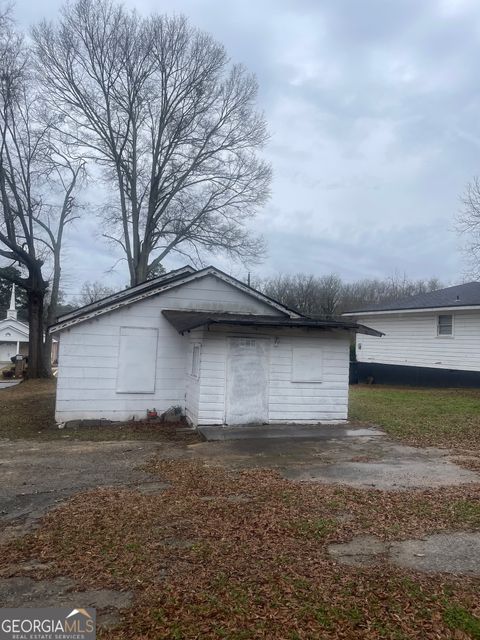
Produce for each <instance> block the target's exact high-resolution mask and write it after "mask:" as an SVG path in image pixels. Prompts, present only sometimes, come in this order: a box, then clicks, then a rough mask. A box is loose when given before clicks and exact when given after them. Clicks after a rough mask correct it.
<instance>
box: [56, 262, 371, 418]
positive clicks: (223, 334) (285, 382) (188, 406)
mask: <svg viewBox="0 0 480 640" xmlns="http://www.w3.org/2000/svg"><path fill="white" fill-rule="evenodd" d="M50 331H51V332H52V333H53V334H54V336H55V337H56V338H60V348H59V356H58V387H57V400H56V420H57V421H58V422H67V421H70V420H82V419H98V418H105V419H109V420H128V419H132V418H135V419H144V418H145V417H146V415H147V410H152V409H156V411H157V412H158V413H159V414H160V413H162V412H164V411H166V410H167V409H170V408H172V407H176V408H179V409H181V410H182V412H183V413H184V414H185V415H186V416H187V419H188V421H189V422H190V423H191V424H192V425H194V426H197V425H241V424H259V425H260V424H265V423H299V424H306V423H319V422H337V421H342V420H345V419H346V418H347V410H348V375H349V347H350V342H351V339H352V334H354V333H356V332H361V333H369V334H372V335H377V332H376V331H372V330H370V329H368V328H367V327H364V326H362V325H359V324H357V323H356V322H352V321H347V320H345V321H343V320H342V321H335V320H320V319H314V318H307V317H305V316H303V315H302V314H300V313H298V312H296V311H294V310H292V309H289V308H287V307H285V306H284V305H282V304H280V303H279V302H277V301H275V300H272V299H271V298H269V297H267V296H266V295H264V294H263V293H261V292H259V291H257V290H255V289H253V288H251V287H249V286H248V285H246V284H244V283H242V282H240V281H239V280H236V279H235V278H233V277H231V276H229V275H227V274H226V273H224V272H222V271H220V270H219V269H216V268H214V267H207V268H205V269H200V270H195V269H194V268H192V267H190V266H186V267H183V268H181V269H177V270H175V271H171V272H169V273H167V274H165V275H163V276H161V277H159V278H156V279H155V280H151V281H148V282H146V283H144V284H141V285H138V286H136V287H132V288H130V289H126V290H124V291H121V292H120V293H117V294H114V295H111V296H109V297H107V298H105V299H103V300H100V301H99V302H95V303H93V304H90V305H87V306H85V307H83V308H81V309H78V310H76V311H74V312H71V313H69V314H66V315H64V316H62V317H60V318H59V319H58V322H57V324H55V325H54V326H53V327H51V329H50Z"/></svg>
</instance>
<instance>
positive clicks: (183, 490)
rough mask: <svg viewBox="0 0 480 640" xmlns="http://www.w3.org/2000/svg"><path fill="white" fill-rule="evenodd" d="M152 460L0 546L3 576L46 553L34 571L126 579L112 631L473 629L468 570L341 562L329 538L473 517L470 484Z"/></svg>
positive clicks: (264, 633) (363, 634) (372, 639)
mask: <svg viewBox="0 0 480 640" xmlns="http://www.w3.org/2000/svg"><path fill="white" fill-rule="evenodd" d="M149 470H150V471H151V472H152V473H154V474H156V475H158V476H159V477H160V478H161V479H162V480H163V481H168V482H170V483H171V488H170V489H168V490H166V491H164V492H162V493H160V494H156V495H143V494H141V493H139V492H136V491H134V490H113V489H98V490H94V491H89V492H86V493H82V494H78V495H76V496H74V497H73V498H72V499H71V500H70V501H69V502H67V503H65V504H64V505H62V506H60V507H59V508H58V509H56V510H55V511H52V512H50V513H49V514H48V515H47V516H46V517H45V518H44V520H43V522H42V523H41V526H40V528H39V529H38V530H36V531H35V532H33V533H31V534H29V535H28V536H27V537H26V538H24V539H23V540H22V541H21V544H19V541H16V542H12V543H10V544H7V545H4V546H3V548H0V566H3V571H2V572H0V575H3V576H9V575H12V574H15V573H17V574H18V573H19V572H20V573H21V568H19V565H18V563H21V562H22V561H26V560H33V559H35V560H40V561H42V562H44V563H45V565H44V568H43V569H39V572H38V576H37V577H38V578H48V577H53V576H57V575H63V576H71V577H72V578H74V579H75V580H76V581H77V582H78V584H79V586H80V587H83V588H85V589H89V588H101V587H103V588H112V589H119V590H122V589H127V590H133V591H134V594H135V602H134V605H133V606H132V608H131V609H128V610H126V611H125V612H124V614H123V618H122V622H121V623H120V625H119V626H117V627H116V628H113V629H103V630H101V631H100V632H99V634H98V637H99V638H103V639H107V638H108V639H109V640H127V639H129V640H134V639H138V638H142V639H144V640H149V639H152V640H153V639H159V640H162V639H163V640H167V639H168V640H170V639H172V638H179V639H183V640H189V639H193V638H198V639H200V640H217V639H229V640H234V639H236V640H237V639H242V638H245V639H250V638H252V639H253V638H254V639H265V640H266V639H270V638H275V639H278V640H292V639H293V638H297V639H301V640H317V639H318V638H327V639H328V638H332V639H336V640H337V639H341V638H342V639H349V638H356V639H357V638H358V639H364V640H367V639H368V640H377V639H380V638H381V639H400V638H404V639H418V640H420V639H421V640H425V639H427V640H428V639H432V640H433V639H434V638H435V639H438V638H442V639H444V638H446V639H448V638H452V639H453V638H459V639H467V638H478V625H479V623H480V600H479V598H478V593H479V589H480V580H479V579H474V578H472V577H462V578H458V577H455V576H447V575H445V574H442V575H425V574H421V573H416V572H413V571H407V570H401V569H399V568H395V567H392V566H389V565H387V564H383V560H382V559H379V561H378V564H377V565H376V566H373V567H369V568H354V567H348V566H344V565H338V564H336V562H335V560H333V559H332V558H331V557H330V556H329V554H328V551H327V546H328V544H330V543H332V542H342V541H346V540H349V539H351V538H352V537H353V536H354V535H358V534H375V535H377V536H379V537H380V538H382V539H387V540H393V539H404V538H410V537H420V536H424V535H428V534H430V533H434V532H438V531H445V530H449V531H451V530H455V529H462V530H476V529H478V520H477V511H476V506H478V504H479V503H480V486H478V485H477V486H472V485H469V486H466V487H462V488H459V487H456V488H449V489H442V490H428V491H411V492H384V491H374V490H369V491H364V490H356V489H351V488H348V487H340V486H337V487H335V486H319V485H317V484H315V483H292V482H290V481H287V480H285V479H282V478H281V477H280V476H279V475H277V474H276V473H275V472H273V471H265V470H249V471H244V472H241V473H233V472H228V471H226V470H224V469H220V468H216V467H206V466H203V465H202V464H201V463H199V462H192V461H173V460H169V461H166V460H157V461H153V462H152V463H151V464H150V465H149ZM238 496H242V497H244V496H248V497H249V500H248V501H245V500H242V501H239V500H236V499H235V498H236V497H238ZM345 514H348V515H349V517H348V518H344V517H343V516H344V515H345ZM47 563H48V564H47ZM12 565H13V566H14V567H16V568H13V569H12Z"/></svg>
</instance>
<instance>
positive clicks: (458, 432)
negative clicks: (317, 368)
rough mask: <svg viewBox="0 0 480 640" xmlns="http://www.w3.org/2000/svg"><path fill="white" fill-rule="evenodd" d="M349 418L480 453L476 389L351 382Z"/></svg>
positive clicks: (409, 438)
mask: <svg viewBox="0 0 480 640" xmlns="http://www.w3.org/2000/svg"><path fill="white" fill-rule="evenodd" d="M350 418H351V419H352V420H358V421H361V422H368V423H373V424H376V425H379V426H381V427H382V428H383V429H385V431H386V432H387V433H389V434H390V435H392V436H395V437H397V438H400V439H401V440H403V441H404V442H407V443H409V444H413V445H422V446H440V447H448V448H452V449H457V450H466V451H469V452H470V451H475V452H478V453H480V389H419V388H407V387H384V386H380V385H379V386H374V385H371V386H367V385H358V386H352V387H350Z"/></svg>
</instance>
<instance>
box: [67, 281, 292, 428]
mask: <svg viewBox="0 0 480 640" xmlns="http://www.w3.org/2000/svg"><path fill="white" fill-rule="evenodd" d="M164 309H194V310H197V311H227V312H228V311H229V312H242V313H256V314H269V315H278V314H279V313H280V312H279V311H277V310H276V309H274V308H273V307H271V306H269V305H267V304H266V303H264V302H262V301H260V300H258V299H256V298H255V297H253V296H250V295H248V294H247V293H245V292H243V291H241V290H240V289H237V288H236V287H234V286H232V285H230V284H228V283H226V282H224V281H223V280H220V279H219V278H216V277H214V276H212V275H207V276H204V277H203V278H199V279H197V280H194V281H192V282H190V283H187V284H184V285H181V286H179V287H176V288H173V289H171V290H168V291H165V292H164V293H161V294H158V295H156V296H152V297H150V298H146V299H145V300H142V301H139V302H136V303H134V304H132V305H130V306H127V307H123V308H121V309H118V310H116V311H112V312H110V313H107V314H105V315H102V316H99V317H98V318H96V319H92V320H88V321H85V322H82V323H80V324H78V325H74V326H72V327H71V328H70V329H66V330H64V331H62V333H61V336H60V349H59V369H58V393H57V404H56V419H57V421H59V422H65V421H68V420H74V419H75V420H76V419H87V418H105V419H111V420H127V419H129V418H132V417H135V418H137V419H138V418H140V419H141V418H144V417H145V415H146V411H147V409H152V408H155V409H157V411H158V412H162V411H165V410H166V409H168V408H169V407H171V406H177V405H178V406H181V407H182V408H184V409H185V408H186V404H187V403H186V396H189V397H188V399H189V402H188V412H190V414H191V415H189V418H190V419H191V420H192V421H195V420H197V416H198V399H197V400H195V397H197V398H199V397H200V393H201V390H200V388H198V389H196V386H197V387H198V384H197V385H195V384H192V380H191V379H190V378H191V376H190V377H189V376H187V375H186V370H187V366H188V363H187V358H188V354H189V353H190V351H189V347H190V338H187V337H184V336H181V335H179V334H178V332H177V331H176V330H175V329H174V328H173V327H172V326H171V325H170V323H169V322H167V320H165V318H164V317H163V316H162V313H161V312H162V310H164ZM121 327H144V328H155V329H158V348H157V356H156V358H157V359H156V376H155V389H154V391H153V393H117V392H116V380H117V370H118V354H119V345H120V329H121ZM139 357H141V354H139ZM202 360H203V357H202ZM205 371H208V372H209V380H210V382H209V383H208V384H209V385H213V387H214V388H215V387H216V385H217V382H218V383H219V384H222V380H224V363H223V362H221V354H219V353H218V352H216V353H215V352H212V354H210V355H209V354H207V357H206V358H205ZM208 393H209V394H210V395H212V394H215V391H209V392H208ZM217 395H218V394H217ZM220 413H221V414H223V408H222V410H221V411H220ZM212 415H214V416H215V419H216V417H217V412H213V413H212Z"/></svg>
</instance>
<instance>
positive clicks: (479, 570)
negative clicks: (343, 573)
mask: <svg viewBox="0 0 480 640" xmlns="http://www.w3.org/2000/svg"><path fill="white" fill-rule="evenodd" d="M328 551H329V553H330V555H331V556H332V557H333V558H335V559H336V560H337V561H338V562H340V563H342V564H347V565H350V566H356V567H365V566H370V565H373V564H376V563H378V562H380V561H385V560H386V561H388V562H390V563H392V564H395V565H397V566H399V567H403V568H408V569H413V570H414V571H423V572H426V573H453V574H458V575H468V576H480V532H475V533H469V532H465V531H456V532H452V533H439V534H435V535H431V536H427V537H425V538H422V539H418V540H417V539H413V540H401V541H399V542H385V541H383V540H380V539H379V538H376V537H375V536H357V537H356V538H353V540H351V541H350V542H347V543H344V544H331V545H329V547H328Z"/></svg>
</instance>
